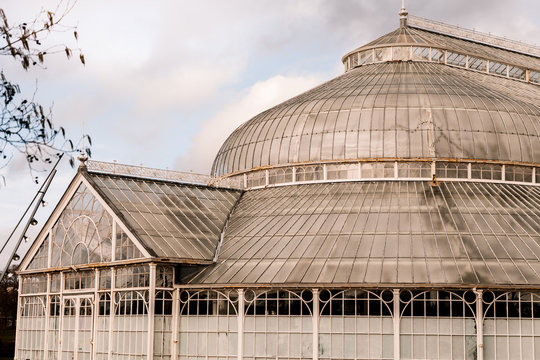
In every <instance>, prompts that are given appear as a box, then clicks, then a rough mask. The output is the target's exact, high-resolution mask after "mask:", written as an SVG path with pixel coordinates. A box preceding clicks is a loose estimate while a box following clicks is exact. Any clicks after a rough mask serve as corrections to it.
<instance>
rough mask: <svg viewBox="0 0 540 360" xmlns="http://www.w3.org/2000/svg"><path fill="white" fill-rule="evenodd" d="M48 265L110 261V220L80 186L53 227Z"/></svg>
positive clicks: (94, 199)
mask: <svg viewBox="0 0 540 360" xmlns="http://www.w3.org/2000/svg"><path fill="white" fill-rule="evenodd" d="M52 233H53V236H52V239H53V241H52V246H53V248H52V252H51V254H52V256H51V266H53V267H57V266H70V265H78V264H87V263H97V262H108V261H111V257H112V252H111V233H112V219H111V216H110V215H109V214H108V213H107V212H106V211H105V209H104V208H103V206H102V205H101V204H100V203H99V201H98V200H97V199H96V198H95V197H94V196H93V195H92V194H91V193H90V191H89V190H88V189H87V188H86V186H85V185H84V184H81V185H80V186H79V188H78V189H77V191H76V192H75V195H73V198H72V199H71V200H70V202H69V203H68V204H67V206H66V208H65V210H64V211H63V213H62V215H61V216H60V218H59V219H58V221H57V222H56V224H55V225H54V226H53V228H52Z"/></svg>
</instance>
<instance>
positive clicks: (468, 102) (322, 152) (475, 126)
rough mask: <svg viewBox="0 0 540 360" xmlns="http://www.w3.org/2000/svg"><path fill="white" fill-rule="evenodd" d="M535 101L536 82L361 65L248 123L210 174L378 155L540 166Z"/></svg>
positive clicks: (413, 65) (427, 66)
mask: <svg viewBox="0 0 540 360" xmlns="http://www.w3.org/2000/svg"><path fill="white" fill-rule="evenodd" d="M460 41H463V40H460ZM538 99H540V87H539V86H536V85H531V84H527V83H522V82H519V81H512V80H508V79H506V78H502V77H497V76H489V75H485V74H483V73H478V72H473V71H468V70H465V69H459V68H453V67H450V66H446V65H443V64H436V63H428V62H385V63H378V64H373V65H367V66H361V67H359V68H356V69H354V70H351V71H349V72H347V73H346V74H344V75H342V76H340V77H337V78H335V79H333V80H331V81H328V82H326V83H324V84H322V85H320V86H318V87H316V88H314V89H312V90H310V91H308V92H306V93H304V94H302V95H300V96H297V97H295V98H293V99H291V100H288V101H286V102H284V103H282V104H280V105H278V106H276V107H274V108H272V109H269V110H267V111H265V112H263V113H261V114H259V115H257V116H256V117H254V118H253V119H251V120H250V121H248V122H246V123H244V124H243V125H242V126H240V127H239V128H238V129H237V130H235V131H234V132H233V133H232V134H231V135H230V137H229V138H228V139H227V140H226V141H225V143H224V144H223V146H222V148H221V149H220V151H219V152H218V155H217V156H216V159H215V161H214V164H213V168H212V175H213V176H221V175H224V174H230V173H234V172H239V171H244V170H249V169H253V168H257V167H261V166H274V165H287V164H295V163H305V162H320V161H326V160H334V161H335V160H354V159H373V158H375V159H377V158H399V159H403V158H411V159H414V158H451V159H482V160H500V161H514V162H525V163H540V105H539V103H538Z"/></svg>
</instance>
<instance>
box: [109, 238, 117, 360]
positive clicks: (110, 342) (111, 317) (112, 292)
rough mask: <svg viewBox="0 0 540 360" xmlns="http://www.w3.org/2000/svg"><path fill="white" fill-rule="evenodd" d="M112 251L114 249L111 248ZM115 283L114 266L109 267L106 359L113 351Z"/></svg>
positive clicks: (110, 356)
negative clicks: (109, 307)
mask: <svg viewBox="0 0 540 360" xmlns="http://www.w3.org/2000/svg"><path fill="white" fill-rule="evenodd" d="M113 237H116V235H113ZM113 252H114V250H113ZM115 285H116V273H115V268H111V291H110V294H111V311H110V312H109V355H108V359H109V360H112V358H113V352H112V349H113V346H114V342H113V329H114V328H113V324H114V312H115V307H114V297H115V293H114V286H115Z"/></svg>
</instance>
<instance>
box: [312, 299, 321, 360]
mask: <svg viewBox="0 0 540 360" xmlns="http://www.w3.org/2000/svg"><path fill="white" fill-rule="evenodd" d="M312 315H313V316H312V319H313V325H312V327H313V349H312V350H313V360H318V359H319V289H313V314H312Z"/></svg>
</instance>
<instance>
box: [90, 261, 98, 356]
mask: <svg viewBox="0 0 540 360" xmlns="http://www.w3.org/2000/svg"><path fill="white" fill-rule="evenodd" d="M94 271H95V278H94V281H95V283H94V301H93V302H92V305H93V306H94V308H93V309H92V322H93V324H94V326H92V339H91V340H90V346H91V347H90V348H91V349H92V359H95V358H96V357H97V356H96V355H97V354H96V353H97V344H96V342H97V341H96V340H97V338H98V326H99V322H98V321H97V319H98V316H99V292H98V291H99V281H100V280H99V270H98V269H95V270H94Z"/></svg>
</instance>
